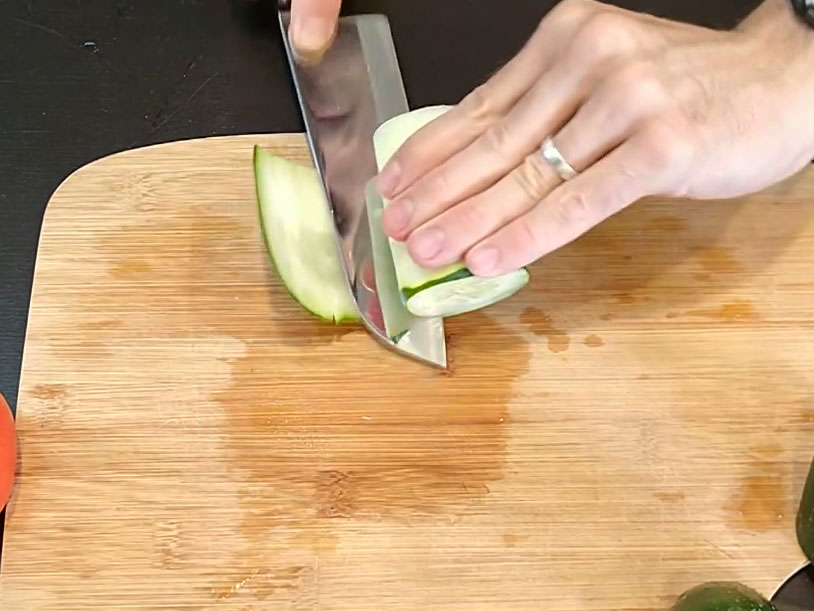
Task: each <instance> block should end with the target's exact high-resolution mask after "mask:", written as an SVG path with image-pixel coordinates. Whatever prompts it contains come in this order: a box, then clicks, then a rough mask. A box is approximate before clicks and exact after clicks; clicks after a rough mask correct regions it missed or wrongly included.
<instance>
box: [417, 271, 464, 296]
mask: <svg viewBox="0 0 814 611" xmlns="http://www.w3.org/2000/svg"><path fill="white" fill-rule="evenodd" d="M471 277H472V272H470V271H469V270H468V269H466V268H463V269H459V270H458V271H457V272H454V273H452V274H449V275H448V276H444V277H443V278H436V279H435V280H430V281H429V282H425V283H424V284H422V285H421V286H416V287H402V289H401V295H402V297H404V299H405V300H409V299H410V298H411V297H414V296H415V295H418V294H419V293H420V292H421V291H426V290H427V289H428V288H430V287H433V286H436V285H438V284H444V283H445V282H452V281H453V280H462V279H463V278H471Z"/></svg>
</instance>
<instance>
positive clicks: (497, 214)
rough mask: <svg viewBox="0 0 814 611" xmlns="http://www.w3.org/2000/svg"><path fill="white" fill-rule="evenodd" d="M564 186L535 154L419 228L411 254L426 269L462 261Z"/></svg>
mask: <svg viewBox="0 0 814 611" xmlns="http://www.w3.org/2000/svg"><path fill="white" fill-rule="evenodd" d="M561 182H562V181H561V179H560V177H559V176H558V175H557V173H556V172H555V171H554V169H553V168H552V167H551V166H550V165H548V164H547V163H545V162H544V161H543V159H542V157H541V156H540V155H539V154H538V153H533V154H531V155H529V156H528V157H527V158H526V160H525V161H524V162H523V163H522V164H521V165H520V166H518V167H517V168H515V169H514V170H512V171H511V172H510V173H509V174H508V175H507V176H506V177H505V178H504V179H502V180H500V181H498V182H497V183H496V184H495V185H494V186H493V187H492V188H490V189H488V190H487V191H484V192H483V193H479V194H477V195H475V196H474V197H472V198H470V199H468V200H466V201H464V202H462V203H460V204H458V205H457V206H454V207H453V208H450V209H449V210H447V211H446V212H444V213H443V214H441V215H440V216H438V217H437V218H435V219H433V220H432V221H431V222H429V223H427V224H425V225H424V226H421V227H419V228H418V229H417V230H416V231H415V232H414V233H413V234H412V235H411V236H410V238H409V240H407V249H408V252H409V253H410V256H411V257H412V258H413V260H415V261H416V263H418V264H419V265H422V266H424V267H436V266H438V267H440V266H442V265H446V264H449V263H453V262H455V261H460V260H461V259H463V257H464V254H465V253H466V251H467V250H468V249H469V248H470V247H471V246H472V245H473V244H476V243H477V242H479V241H480V240H482V239H484V238H486V237H487V236H489V235H490V234H492V233H493V232H495V231H497V230H499V229H500V228H501V227H503V226H504V225H506V224H507V223H509V222H511V221H512V220H514V219H515V218H517V217H519V216H522V215H523V214H525V213H526V212H528V211H529V210H530V209H531V208H533V207H534V206H535V205H537V203H538V202H539V201H540V200H541V199H543V198H544V197H545V196H546V195H547V194H548V193H549V192H550V191H551V190H553V189H554V188H555V187H556V186H557V185H559V184H560V183H561Z"/></svg>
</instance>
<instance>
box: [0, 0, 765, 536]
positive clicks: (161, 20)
mask: <svg viewBox="0 0 814 611" xmlns="http://www.w3.org/2000/svg"><path fill="white" fill-rule="evenodd" d="M759 2H760V0H729V1H727V0H617V2H615V3H616V4H618V5H620V6H624V7H626V8H630V9H636V10H641V11H647V12H650V13H653V14H657V15H660V16H664V17H671V18H674V19H680V20H685V21H691V22H694V23H697V24H700V25H706V26H710V27H716V28H726V27H731V26H733V25H734V24H735V23H737V21H738V20H740V19H741V18H742V17H743V16H745V15H746V14H747V13H748V12H749V11H751V10H752V9H753V8H754V7H755V6H757V4H759ZM554 4H556V2H555V0H500V1H497V2H494V1H493V2H489V1H487V0H379V1H367V2H364V1H357V2H348V3H347V10H348V12H367V11H380V12H384V13H385V14H387V15H388V16H389V17H390V20H391V26H392V28H393V36H394V38H395V42H396V47H397V50H398V54H399V60H400V63H401V67H402V71H403V74H404V79H405V86H406V89H407V93H408V96H409V99H410V103H411V105H412V106H421V105H425V104H435V103H455V102H456V101H458V100H459V99H460V98H461V97H462V96H464V95H465V94H466V93H468V92H469V91H470V90H471V89H472V88H473V87H474V86H475V85H477V84H478V83H480V82H481V81H483V80H484V79H485V78H487V77H488V75H489V74H491V73H492V72H494V70H495V69H496V68H498V67H499V66H500V65H501V64H503V63H504V62H505V61H507V60H508V59H509V58H510V57H511V56H512V55H513V54H514V53H515V52H516V51H517V50H518V49H519V47H520V46H521V45H522V44H523V42H524V41H525V39H526V38H527V37H528V35H529V34H530V33H531V32H532V30H533V29H534V27H535V26H536V24H537V22H538V21H539V20H540V18H541V17H542V16H543V15H544V14H545V13H546V12H547V11H548V10H549V9H550V8H551V7H552V6H553V5H554ZM273 9H274V6H273V3H272V2H265V3H264V2H263V1H262V0H260V1H259V2H250V1H248V0H175V1H172V0H137V1H133V2H129V1H123V0H119V1H115V0H38V1H35V0H28V1H26V0H0V392H2V393H4V394H5V396H6V398H7V399H8V401H9V403H10V404H11V405H12V408H14V406H15V404H16V398H17V385H18V380H19V370H20V360H21V354H22V348H23V337H24V333H25V324H26V316H27V308H28V300H29V294H30V285H31V278H32V273H33V267H34V260H35V254H36V248H37V240H38V237H39V231H40V223H41V220H42V214H43V210H44V208H45V204H46V202H47V201H48V198H49V196H50V195H51V193H52V192H53V191H54V189H55V188H56V187H57V186H58V185H59V183H60V182H61V181H62V180H63V179H64V178H65V177H66V176H67V175H68V174H70V173H71V172H72V171H73V170H75V169H77V168H79V167H81V166H82V165H84V164H86V163H88V162H90V161H92V160H94V159H97V158H99V157H102V156H105V155H109V154H110V153H114V152H117V151H121V150H124V149H128V148H133V147H138V146H144V145H148V144H154V143H158V142H166V141H171V140H179V139H185V138H194V137H199V136H211V135H224V134H244V133H269V132H285V131H301V129H302V124H301V120H300V117H299V114H298V110H297V106H296V103H295V99H294V97H293V91H292V89H291V84H290V81H289V75H288V71H287V66H286V63H285V59H284V55H283V50H282V46H281V41H280V36H279V32H278V30H277V24H276V21H275V19H276V16H275V14H274V11H273ZM0 538H2V519H0Z"/></svg>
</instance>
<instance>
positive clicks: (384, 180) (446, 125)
mask: <svg viewBox="0 0 814 611" xmlns="http://www.w3.org/2000/svg"><path fill="white" fill-rule="evenodd" d="M589 10H593V9H592V8H591V7H590V5H589V4H588V3H586V2H563V3H561V4H560V5H559V6H558V7H557V8H555V9H554V10H553V11H551V13H550V14H549V15H548V16H547V17H546V18H545V19H543V21H542V22H541V23H540V26H539V27H538V28H537V30H536V31H535V33H534V34H533V35H532V37H531V38H530V39H529V41H528V42H527V43H526V45H524V47H523V48H522V50H521V51H520V52H519V53H518V54H517V55H516V56H515V57H514V58H513V59H512V60H511V61H509V62H508V63H507V64H506V65H505V66H504V67H503V68H501V69H500V70H499V71H498V72H497V73H496V74H495V75H494V76H493V77H492V78H490V79H489V80H488V81H487V82H486V83H485V84H483V85H481V86H480V87H478V88H476V89H475V90H474V91H473V92H472V93H471V94H469V95H468V96H467V97H466V98H464V99H463V100H462V101H461V102H460V103H459V104H458V105H456V106H455V107H454V108H452V109H451V110H450V111H449V112H447V113H446V114H444V115H442V116H441V117H439V118H438V119H436V120H435V121H433V122H431V123H429V124H428V125H426V126H425V127H424V128H422V129H421V130H419V131H418V132H416V133H415V134H414V135H413V136H412V137H411V138H409V139H408V140H407V141H406V142H405V143H404V144H403V145H402V147H401V148H400V150H399V151H398V152H397V154H396V155H394V156H393V158H391V160H390V161H389V162H388V163H387V164H386V165H385V167H384V168H382V171H381V172H380V174H379V181H378V186H379V190H380V191H381V193H382V195H383V196H385V197H386V198H388V199H393V198H395V197H396V196H397V195H399V194H400V193H401V192H403V191H404V189H406V188H407V187H409V186H410V185H412V184H413V183H414V182H415V181H416V180H417V179H418V178H419V177H421V176H423V175H424V174H425V173H427V172H428V171H430V170H431V169H432V168H435V167H437V166H439V165H440V164H442V163H443V162H445V161H446V160H448V159H449V158H450V157H452V156H453V155H454V154H455V153H457V152H458V151H460V150H461V149H463V148H465V147H466V146H468V145H470V144H471V143H472V142H474V141H475V140H476V139H477V138H478V137H479V136H481V134H483V133H484V132H485V131H486V130H487V129H488V128H489V127H490V126H492V125H494V124H495V123H496V122H497V121H498V120H499V119H500V118H501V117H503V116H504V115H505V114H506V113H507V112H508V111H509V109H511V108H512V107H513V106H514V105H515V104H516V103H517V101H518V100H520V98H522V97H523V96H524V95H525V94H526V93H527V92H528V91H529V89H531V87H532V86H533V85H534V83H535V82H537V80H538V79H539V78H540V76H541V75H542V74H543V73H544V72H546V70H547V69H548V68H549V67H550V65H551V64H553V62H554V60H555V58H556V56H557V54H558V53H559V51H560V50H561V48H562V47H563V46H564V45H565V44H566V43H567V41H568V40H569V38H570V34H571V33H572V32H573V31H575V30H576V29H577V27H578V26H579V24H580V23H581V21H582V20H583V19H584V18H585V15H586V14H587V13H588V11H589ZM388 208H391V206H388ZM394 214H395V211H394V210H391V213H390V215H394ZM387 222H388V219H387V215H386V216H385V223H387Z"/></svg>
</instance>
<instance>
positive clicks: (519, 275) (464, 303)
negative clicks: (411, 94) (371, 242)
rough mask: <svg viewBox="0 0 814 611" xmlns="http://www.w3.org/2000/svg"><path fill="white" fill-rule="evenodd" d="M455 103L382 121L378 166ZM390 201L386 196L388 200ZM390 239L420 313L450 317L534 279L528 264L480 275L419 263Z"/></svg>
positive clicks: (409, 301)
mask: <svg viewBox="0 0 814 611" xmlns="http://www.w3.org/2000/svg"><path fill="white" fill-rule="evenodd" d="M450 108H451V107H450V106H427V107H424V108H419V109H417V110H413V111H410V112H407V113H404V114H402V115H398V116H396V117H394V118H392V119H390V120H389V121H386V122H385V123H383V124H382V125H380V126H379V128H378V129H377V130H376V132H375V134H374V136H373V143H374V148H375V152H376V164H377V166H378V168H379V170H381V169H382V168H383V167H384V165H385V164H386V163H387V162H388V161H389V159H390V158H391V157H392V156H393V154H394V153H395V152H396V151H397V150H398V149H399V148H400V147H401V145H402V144H404V142H405V141H406V140H407V139H408V138H409V137H410V136H412V135H413V134H414V133H415V132H417V131H418V130H419V129H421V128H422V127H424V126H425V125H427V124H428V123H430V122H431V121H433V120H435V119H437V118H438V117H440V116H441V115H443V114H444V113H446V112H447V111H448V110H449V109H450ZM388 203H389V202H388V201H386V200H385V202H384V204H385V206H387V204H388ZM389 242H390V249H391V252H392V254H393V264H394V267H395V270H396V277H397V278H398V283H399V287H400V289H401V294H402V297H403V298H404V300H405V303H406V306H407V309H408V310H409V311H410V312H411V313H412V314H413V315H415V316H420V317H450V316H457V315H459V314H465V313H467V312H471V311H473V310H479V309H481V308H485V307H487V306H490V305H492V304H494V303H497V302H498V301H501V300H503V299H506V298H508V297H511V296H512V295H514V294H515V293H517V292H518V291H519V290H520V289H522V288H523V287H524V286H526V284H528V281H529V273H528V271H527V270H526V269H524V268H521V269H518V270H515V271H512V272H509V273H507V274H503V275H500V276H493V277H479V276H475V275H473V274H472V273H471V272H470V271H469V270H468V269H467V268H466V265H465V264H464V263H463V262H459V263H454V264H451V265H446V266H443V267H440V268H436V269H427V268H423V267H421V266H419V265H417V264H416V263H415V261H414V260H413V259H412V257H411V256H410V254H409V252H408V251H407V247H406V245H405V244H404V243H403V242H399V241H396V240H393V239H390V240H389Z"/></svg>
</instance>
